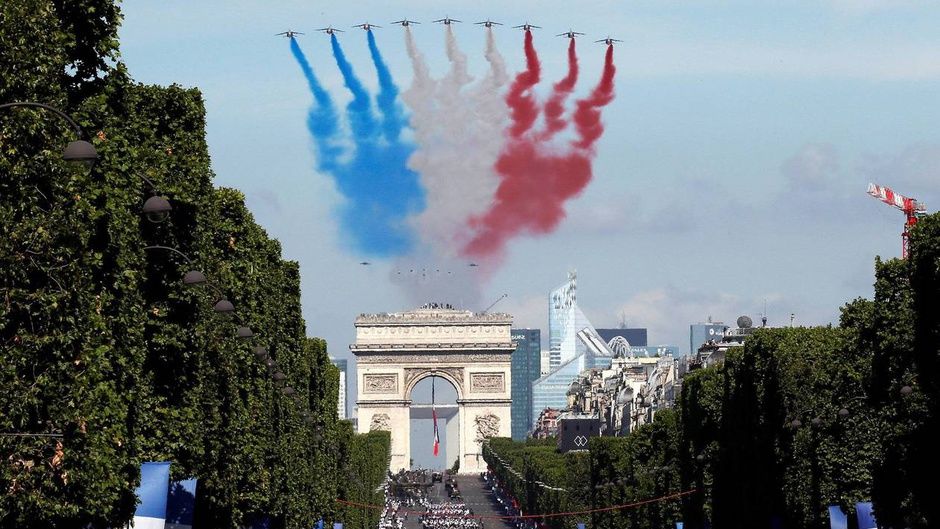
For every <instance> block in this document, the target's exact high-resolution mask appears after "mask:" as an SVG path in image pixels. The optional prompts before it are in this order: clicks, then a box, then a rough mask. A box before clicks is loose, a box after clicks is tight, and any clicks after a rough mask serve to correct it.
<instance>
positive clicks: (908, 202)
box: [868, 184, 927, 259]
mask: <svg viewBox="0 0 940 529" xmlns="http://www.w3.org/2000/svg"><path fill="white" fill-rule="evenodd" d="M868 194H869V195H871V196H873V197H875V198H877V199H878V200H880V201H882V202H884V203H885V204H888V205H889V206H894V207H896V208H898V209H900V210H901V211H903V212H904V215H905V216H906V217H907V220H906V221H905V222H904V231H903V232H902V233H901V257H903V258H904V259H907V250H908V237H910V234H911V228H912V227H913V226H914V225H915V224H917V219H919V218H920V217H922V216H924V215H925V214H926V213H927V206H926V204H924V203H923V202H918V201H917V200H916V199H913V198H909V197H906V196H904V195H899V194H897V193H895V192H894V191H892V190H891V189H889V188H887V187H884V186H879V185H875V184H868Z"/></svg>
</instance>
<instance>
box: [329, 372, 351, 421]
mask: <svg viewBox="0 0 940 529" xmlns="http://www.w3.org/2000/svg"><path fill="white" fill-rule="evenodd" d="M330 362H332V363H333V365H334V366H336V367H338V368H339V398H338V399H337V401H336V417H337V418H338V419H340V420H343V419H345V418H346V391H347V386H346V371H347V369H348V367H349V361H348V360H346V359H345V358H330Z"/></svg>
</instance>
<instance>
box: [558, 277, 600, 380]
mask: <svg viewBox="0 0 940 529" xmlns="http://www.w3.org/2000/svg"><path fill="white" fill-rule="evenodd" d="M585 328H590V329H591V330H593V327H592V326H591V322H589V321H588V319H587V317H586V316H585V315H584V313H583V312H581V309H580V308H578V274H577V272H574V271H571V272H568V281H566V282H565V283H564V284H562V285H561V286H559V287H558V288H556V289H555V290H553V291H552V292H551V294H549V296H548V366H549V369H551V370H554V369H557V368H559V367H560V366H561V365H562V364H564V363H566V362H568V361H569V360H571V359H573V358H575V357H576V356H579V355H581V354H584V353H585V352H586V351H587V350H586V347H585V344H584V342H583V341H582V340H579V339H578V333H579V332H580V331H581V330H582V329H585ZM594 334H597V333H596V332H595V333H594Z"/></svg>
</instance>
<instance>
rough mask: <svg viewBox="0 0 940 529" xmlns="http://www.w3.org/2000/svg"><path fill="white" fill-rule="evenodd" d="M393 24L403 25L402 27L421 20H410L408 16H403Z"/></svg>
mask: <svg viewBox="0 0 940 529" xmlns="http://www.w3.org/2000/svg"><path fill="white" fill-rule="evenodd" d="M392 24H399V25H401V27H403V28H406V27H408V26H410V25H412V24H420V22H415V21H414V20H408V19H407V18H403V19H401V20H396V21H395V22H392Z"/></svg>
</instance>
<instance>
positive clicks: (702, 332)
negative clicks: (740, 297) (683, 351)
mask: <svg viewBox="0 0 940 529" xmlns="http://www.w3.org/2000/svg"><path fill="white" fill-rule="evenodd" d="M727 330H728V326H727V325H725V324H724V323H722V322H720V321H715V322H713V321H711V318H708V321H707V322H705V323H693V324H692V325H689V354H695V352H696V351H698V348H699V347H701V346H702V344H704V343H706V342H709V341H716V342H720V341H721V337H722V336H724V335H725V332H726V331H727Z"/></svg>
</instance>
